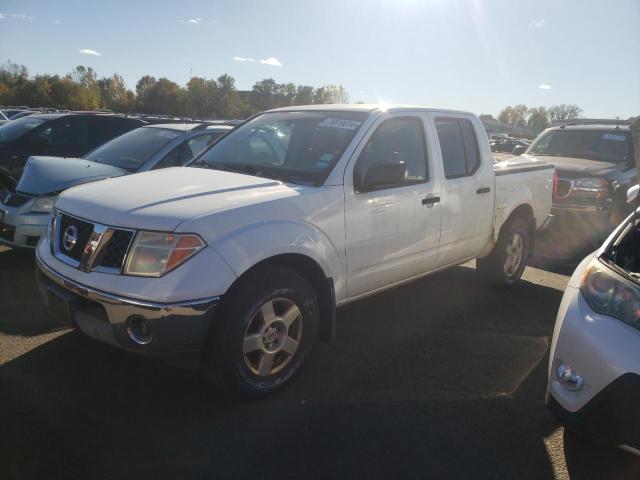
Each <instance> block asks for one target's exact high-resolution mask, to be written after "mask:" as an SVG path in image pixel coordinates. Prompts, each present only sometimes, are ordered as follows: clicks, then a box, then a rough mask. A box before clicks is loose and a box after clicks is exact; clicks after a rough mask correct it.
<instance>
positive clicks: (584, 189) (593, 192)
mask: <svg viewBox="0 0 640 480" xmlns="http://www.w3.org/2000/svg"><path fill="white" fill-rule="evenodd" d="M608 192H609V183H608V182H607V181H606V180H604V179H602V178H576V179H575V180H574V181H573V188H572V189H571V193H572V195H575V196H578V197H596V198H603V197H606V196H607V193H608Z"/></svg>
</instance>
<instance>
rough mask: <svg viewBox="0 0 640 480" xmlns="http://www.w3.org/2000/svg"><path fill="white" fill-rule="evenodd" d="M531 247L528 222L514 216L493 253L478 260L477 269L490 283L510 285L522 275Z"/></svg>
mask: <svg viewBox="0 0 640 480" xmlns="http://www.w3.org/2000/svg"><path fill="white" fill-rule="evenodd" d="M531 247H532V245H531V234H530V231H529V227H528V225H527V223H526V222H525V221H524V220H523V219H521V218H514V219H513V220H510V221H509V222H508V223H507V224H506V225H505V226H504V227H503V228H502V230H501V231H500V236H499V237H498V241H497V243H496V244H495V246H494V247H493V250H492V251H491V253H490V254H489V255H487V256H486V257H484V258H479V259H477V260H476V269H477V271H478V273H480V274H481V275H482V276H483V277H485V279H486V281H487V282H488V283H489V284H490V285H492V286H494V287H498V288H506V287H510V286H512V285H514V284H515V283H516V282H518V280H520V277H522V272H524V269H525V267H526V265H527V258H528V257H529V254H530V252H531Z"/></svg>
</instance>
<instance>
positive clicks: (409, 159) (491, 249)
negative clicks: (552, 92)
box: [36, 105, 554, 395]
mask: <svg viewBox="0 0 640 480" xmlns="http://www.w3.org/2000/svg"><path fill="white" fill-rule="evenodd" d="M191 165H192V166H193V167H196V168H169V169H165V170H158V171H152V172H146V173H141V174H137V175H131V176H128V177H120V178H113V179H109V180H104V181H100V182H96V183H93V184H90V185H83V186H79V187H75V188H72V189H69V190H66V191H65V192H63V193H62V194H61V195H60V197H59V199H58V201H57V202H56V206H55V210H54V213H53V215H52V221H51V225H50V229H49V233H48V236H47V238H46V239H45V240H44V241H41V242H40V243H39V245H38V248H37V250H36V258H37V263H38V266H39V271H40V272H41V274H40V284H41V285H42V287H43V289H42V290H43V292H45V294H46V295H45V298H46V299H47V300H49V299H55V298H57V299H60V300H62V304H63V306H64V307H65V311H66V312H68V314H69V320H70V322H71V324H72V325H73V326H76V327H77V328H79V329H80V330H82V331H83V332H84V333H86V334H87V335H89V336H91V337H94V338H97V339H99V340H101V341H104V342H107V343H110V344H113V345H116V346H119V347H121V348H125V349H128V350H132V351H136V352H140V353H156V354H174V353H196V354H198V358H200V357H202V362H203V364H202V366H203V367H204V370H205V372H206V373H207V375H208V377H209V378H211V379H213V380H214V381H215V383H216V384H217V385H218V386H219V387H221V388H222V389H226V390H231V391H236V392H240V393H244V394H248V395H256V394H261V393H268V392H270V391H273V390H275V389H277V388H278V387H280V386H282V385H284V384H285V383H286V382H287V381H289V380H290V379H291V378H292V377H293V376H294V375H295V373H296V372H297V371H298V370H299V368H300V367H301V365H302V364H303V362H304V360H305V358H306V357H307V356H308V354H309V353H310V351H311V347H312V345H313V343H314V342H315V340H316V338H317V337H319V338H320V339H322V340H328V339H330V338H332V336H333V332H334V328H335V325H334V323H335V309H336V306H339V305H343V304H345V303H347V302H350V301H353V300H356V299H359V298H362V297H364V296H366V295H370V294H373V293H376V292H379V291H381V290H385V289H387V288H390V287H393V286H396V285H399V284H401V283H403V282H406V281H409V280H412V279H415V278H419V277H421V276H424V275H427V274H429V273H432V272H435V271H437V270H441V269H443V268H446V267H450V266H453V265H459V264H461V263H464V262H466V261H468V260H470V259H473V258H479V260H478V269H479V270H480V272H481V273H483V274H484V275H485V276H486V277H487V278H488V279H489V280H490V281H491V282H492V283H497V284H500V285H505V286H506V285H511V284H513V283H514V282H516V281H517V280H518V279H519V278H520V276H521V274H522V271H523V270H524V268H525V263H526V260H527V256H528V254H529V252H530V251H531V247H532V245H533V238H534V235H535V232H536V230H537V229H538V228H540V227H541V226H542V225H543V224H544V223H545V221H546V219H547V216H548V214H549V211H550V208H551V201H552V190H553V185H554V169H553V167H552V166H551V165H549V164H547V163H545V162H540V161H535V160H528V159H519V158H518V159H513V160H508V161H505V162H501V163H498V164H495V165H494V163H493V159H492V155H491V150H490V148H489V143H488V141H487V135H486V133H485V131H484V128H483V126H482V123H480V121H479V120H478V118H477V117H476V116H475V115H473V114H470V113H464V112H455V111H448V110H434V109H428V108H421V107H384V108H383V107H378V106H367V105H355V106H345V105H334V106H331V105H322V106H313V107H291V108H287V109H279V110H273V111H269V112H266V113H264V114H261V115H258V116H257V117H254V118H253V119H251V120H250V121H248V122H246V123H245V124H243V125H241V126H239V127H237V128H236V129H235V130H234V131H232V132H230V133H229V134H228V135H226V136H225V137H223V138H222V139H221V140H220V141H219V142H217V143H216V144H215V146H213V147H212V148H211V149H209V150H207V151H205V152H204V153H203V154H202V155H200V156H199V157H198V158H196V159H195V161H194V162H193V163H192V164H191ZM197 167H199V168H197ZM391 320H392V319H390V321H391Z"/></svg>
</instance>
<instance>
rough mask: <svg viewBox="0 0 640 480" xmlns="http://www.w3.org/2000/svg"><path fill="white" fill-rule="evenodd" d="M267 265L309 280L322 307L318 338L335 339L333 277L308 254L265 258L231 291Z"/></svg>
mask: <svg viewBox="0 0 640 480" xmlns="http://www.w3.org/2000/svg"><path fill="white" fill-rule="evenodd" d="M266 265H273V266H277V267H281V268H286V269H288V270H291V271H293V272H295V273H297V274H298V275H300V276H301V277H302V278H304V279H305V280H306V281H307V282H309V284H310V285H311V286H312V287H313V289H314V290H315V292H316V294H317V295H318V304H319V307H320V325H319V329H318V338H319V339H320V340H322V341H325V342H328V341H331V340H333V338H334V337H335V328H336V327H335V323H336V295H335V288H334V282H333V278H331V277H327V276H326V275H325V272H324V270H323V269H322V267H321V266H320V264H319V263H318V262H316V261H315V260H314V259H313V258H311V257H310V256H308V255H304V254H301V253H282V254H278V255H273V256H270V257H268V258H264V259H262V260H261V261H259V262H258V263H256V264H255V265H252V266H251V267H250V268H248V269H247V270H245V271H244V272H243V273H242V274H241V275H239V276H238V278H237V279H236V280H235V281H234V282H233V284H232V285H231V287H230V288H229V291H231V290H232V289H234V288H235V287H237V286H238V285H240V283H241V282H242V281H244V279H246V278H247V277H248V276H249V275H250V274H251V273H252V272H254V271H255V270H256V269H259V268H261V267H264V266H266ZM227 293H228V292H227Z"/></svg>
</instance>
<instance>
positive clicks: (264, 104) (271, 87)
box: [252, 78, 278, 110]
mask: <svg viewBox="0 0 640 480" xmlns="http://www.w3.org/2000/svg"><path fill="white" fill-rule="evenodd" d="M252 92H253V94H252V99H253V105H254V106H255V107H256V109H257V110H268V109H270V108H273V107H274V106H275V97H276V94H277V92H278V84H277V82H276V81H275V80H274V79H273V78H265V79H264V80H260V81H259V82H256V83H255V84H254V85H253V90H252Z"/></svg>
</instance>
